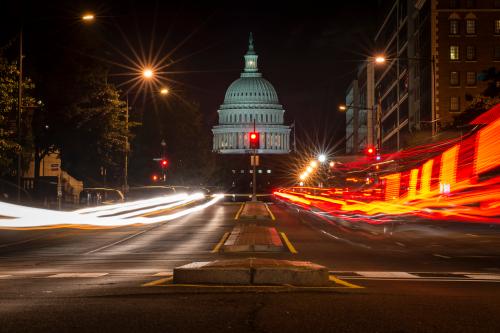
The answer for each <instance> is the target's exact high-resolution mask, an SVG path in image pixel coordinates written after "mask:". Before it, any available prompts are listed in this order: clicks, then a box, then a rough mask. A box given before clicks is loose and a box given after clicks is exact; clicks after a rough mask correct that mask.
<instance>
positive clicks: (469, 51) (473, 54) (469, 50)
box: [465, 45, 476, 60]
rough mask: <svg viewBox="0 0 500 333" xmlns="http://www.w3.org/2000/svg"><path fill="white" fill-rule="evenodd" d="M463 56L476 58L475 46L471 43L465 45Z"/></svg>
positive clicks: (468, 58)
mask: <svg viewBox="0 0 500 333" xmlns="http://www.w3.org/2000/svg"><path fill="white" fill-rule="evenodd" d="M465 58H466V59H467V60H475V59H476V47H475V46H472V45H469V46H467V48H466V52H465Z"/></svg>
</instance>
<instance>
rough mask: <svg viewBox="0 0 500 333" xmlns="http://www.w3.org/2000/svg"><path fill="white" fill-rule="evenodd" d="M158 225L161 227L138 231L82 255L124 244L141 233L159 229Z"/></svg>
mask: <svg viewBox="0 0 500 333" xmlns="http://www.w3.org/2000/svg"><path fill="white" fill-rule="evenodd" d="M160 225H161V224H158V225H155V226H154V227H152V228H148V229H146V230H142V231H139V232H137V233H135V234H132V235H130V236H128V237H125V238H122V239H120V240H118V241H116V242H114V243H111V244H108V245H104V246H101V247H99V248H97V249H95V250H92V251H89V252H85V253H84V254H92V253H96V252H99V251H101V250H104V249H107V248H108V247H112V246H115V245H117V244H120V243H123V242H126V241H128V240H129V239H131V238H134V237H137V236H139V235H142V234H143V233H145V232H148V231H150V230H151V229H154V228H157V227H159V226H160Z"/></svg>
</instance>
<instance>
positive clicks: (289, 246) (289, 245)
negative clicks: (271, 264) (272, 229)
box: [280, 232, 298, 254]
mask: <svg viewBox="0 0 500 333" xmlns="http://www.w3.org/2000/svg"><path fill="white" fill-rule="evenodd" d="M280 234H281V237H282V238H283V240H284V241H285V244H286V247H288V251H290V252H291V253H293V254H297V253H298V252H297V250H296V249H295V248H294V247H293V245H292V243H291V242H290V241H289V240H288V237H286V235H285V233H284V232H280Z"/></svg>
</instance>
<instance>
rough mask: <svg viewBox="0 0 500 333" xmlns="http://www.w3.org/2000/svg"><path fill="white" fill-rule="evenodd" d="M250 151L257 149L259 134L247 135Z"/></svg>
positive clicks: (251, 133)
mask: <svg viewBox="0 0 500 333" xmlns="http://www.w3.org/2000/svg"><path fill="white" fill-rule="evenodd" d="M248 138H249V141H250V148H251V149H259V141H260V140H259V132H250V133H248Z"/></svg>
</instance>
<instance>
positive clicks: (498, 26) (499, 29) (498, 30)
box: [495, 20, 500, 34]
mask: <svg viewBox="0 0 500 333" xmlns="http://www.w3.org/2000/svg"><path fill="white" fill-rule="evenodd" d="M495 34H500V20H495Z"/></svg>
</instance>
